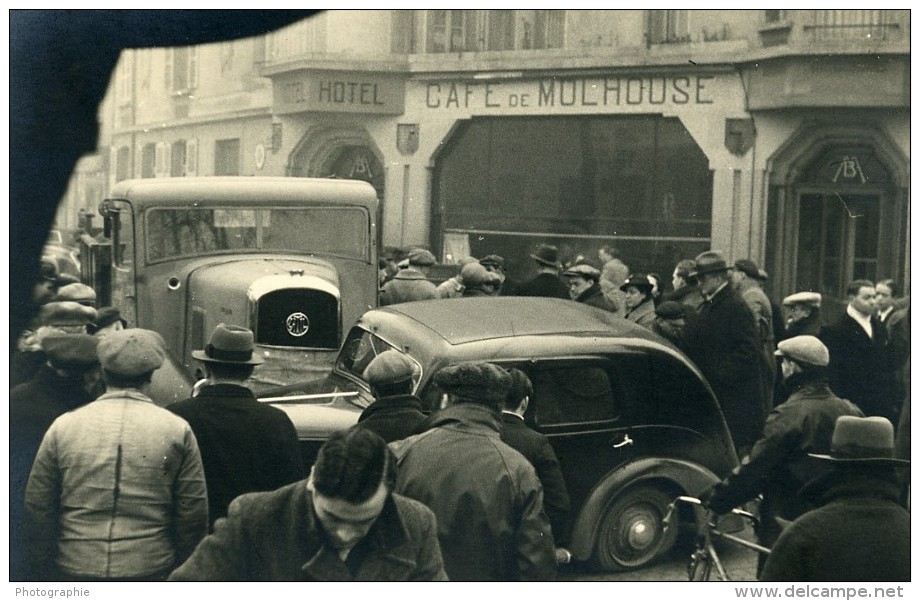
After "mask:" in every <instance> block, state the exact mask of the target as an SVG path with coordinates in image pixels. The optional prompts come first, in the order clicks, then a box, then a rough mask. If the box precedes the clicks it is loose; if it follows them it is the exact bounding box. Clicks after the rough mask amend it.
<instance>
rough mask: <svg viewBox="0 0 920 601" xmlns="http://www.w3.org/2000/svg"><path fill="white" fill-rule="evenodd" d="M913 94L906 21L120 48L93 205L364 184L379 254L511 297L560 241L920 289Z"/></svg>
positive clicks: (808, 20) (519, 28)
mask: <svg viewBox="0 0 920 601" xmlns="http://www.w3.org/2000/svg"><path fill="white" fill-rule="evenodd" d="M909 73H910V23H909V11H906V10H767V11H755V10H684V9H677V10H615V11H594V10H574V11H566V10H394V11H385V10H381V11H328V12H325V13H321V14H320V15H317V16H315V17H312V18H310V19H307V20H305V21H302V22H299V23H297V24H295V25H292V26H290V27H288V28H285V29H283V30H279V31H277V32H275V33H274V34H272V35H269V36H265V37H262V38H253V39H247V40H238V41H234V42H224V43H220V44H214V45H209V46H200V47H187V48H156V49H146V50H135V51H126V52H125V53H124V54H123V56H122V60H121V62H120V64H119V67H118V68H117V70H116V73H115V74H114V76H113V80H112V85H111V89H110V93H109V96H108V98H107V99H106V101H105V103H104V106H103V109H102V111H101V119H102V121H103V134H102V137H101V142H100V143H101V145H102V146H103V148H102V149H101V151H100V157H101V159H100V163H101V164H102V167H101V168H100V169H102V170H103V171H104V177H103V181H104V182H105V186H102V187H107V186H110V185H112V184H113V183H114V182H115V181H119V180H121V179H125V178H129V177H182V176H188V175H235V174H239V175H286V176H292V177H298V176H311V177H340V178H355V179H363V180H366V181H369V182H370V183H371V184H373V185H374V187H375V188H376V189H377V191H378V194H379V197H380V201H381V202H380V223H381V224H382V227H381V228H380V230H381V240H380V242H381V244H382V245H386V246H401V247H404V246H410V245H423V246H427V247H429V248H431V249H432V250H433V251H435V253H436V255H438V256H439V257H440V259H441V260H442V261H444V262H451V261H454V260H456V259H458V258H459V257H461V256H463V255H473V256H483V255H485V254H490V253H498V254H501V255H503V256H505V257H506V258H507V260H508V270H509V272H510V274H511V277H512V278H513V279H523V278H525V277H527V276H528V275H529V270H530V269H531V268H532V266H531V261H530V260H529V259H528V255H529V253H530V252H532V249H533V247H534V246H535V245H536V244H537V243H540V242H551V243H555V244H557V245H558V246H559V247H560V249H561V251H562V254H563V256H564V258H566V259H573V258H575V257H576V256H578V255H584V256H586V257H595V256H596V252H597V249H598V248H599V247H600V246H601V245H604V244H612V245H614V246H616V247H617V248H618V249H619V251H620V253H621V255H622V257H623V259H624V261H625V262H626V263H627V264H628V265H629V266H630V267H631V268H632V269H633V270H635V271H651V272H658V273H660V274H662V275H663V276H665V280H667V279H668V276H669V275H670V272H671V270H672V269H673V266H674V264H675V263H676V262H677V261H678V260H680V259H682V258H688V257H693V256H695V255H696V254H697V253H698V252H701V251H702V250H706V249H709V248H715V249H720V250H722V251H723V252H724V253H725V254H726V256H727V257H729V258H730V259H732V260H734V259H739V258H745V257H748V258H751V259H753V260H755V261H756V262H757V263H758V264H760V265H762V266H764V267H765V269H766V270H767V271H768V272H769V274H770V279H769V280H768V290H769V291H770V292H771V293H772V294H773V295H774V296H776V297H781V296H782V295H785V294H788V293H790V292H793V291H798V290H817V291H820V292H822V293H823V294H825V295H827V296H828V297H830V298H840V297H842V296H843V292H844V287H845V286H846V284H847V282H848V281H849V280H851V279H854V278H859V277H867V278H869V279H880V278H883V277H893V278H894V279H896V280H898V281H899V282H902V283H903V284H904V287H905V289H909V284H910V263H909V233H910V231H909V157H910V145H909V134H910V129H909V123H910V121H909V120H910V78H909ZM83 178H84V179H91V178H87V176H86V174H85V173H84V174H83ZM94 181H95V183H96V184H98V183H99V182H98V178H96V180H94ZM97 187H98V185H97ZM69 196H70V195H69ZM89 196H91V195H90V194H83V195H82V196H80V195H79V194H76V195H74V197H75V198H79V199H82V200H80V201H79V202H84V203H89V202H90V200H87V198H88V197H89ZM77 208H83V209H84V210H93V207H91V206H81V207H75V206H73V204H72V203H71V204H70V206H69V207H68V209H66V210H69V211H70V213H73V212H74V211H76V209H77Z"/></svg>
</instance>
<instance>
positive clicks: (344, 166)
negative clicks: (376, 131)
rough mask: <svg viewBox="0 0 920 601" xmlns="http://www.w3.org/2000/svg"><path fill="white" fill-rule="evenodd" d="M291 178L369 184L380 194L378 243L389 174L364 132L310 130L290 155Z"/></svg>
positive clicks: (289, 171)
mask: <svg viewBox="0 0 920 601" xmlns="http://www.w3.org/2000/svg"><path fill="white" fill-rule="evenodd" d="M287 172H288V175H289V176H292V177H329V178H337V179H357V180H362V181H365V182H368V183H369V184H370V185H372V186H373V187H374V190H376V191H377V199H378V201H379V202H378V204H377V216H376V218H377V238H378V239H377V244H378V246H379V245H380V243H381V236H382V234H383V204H384V199H385V198H386V196H385V192H386V189H385V188H386V171H385V169H384V167H383V160H382V155H381V154H380V152H379V151H378V150H377V147H376V145H375V144H374V142H373V140H371V138H370V137H369V136H368V135H367V133H366V132H364V131H363V130H358V129H354V128H347V127H317V128H313V129H311V130H310V131H308V132H307V133H306V134H305V135H304V137H303V138H302V139H301V140H300V142H299V143H298V144H297V147H296V148H295V149H294V151H293V152H292V153H291V156H290V160H289V162H288V169H287Z"/></svg>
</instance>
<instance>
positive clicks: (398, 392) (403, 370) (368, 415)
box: [358, 350, 427, 442]
mask: <svg viewBox="0 0 920 601" xmlns="http://www.w3.org/2000/svg"><path fill="white" fill-rule="evenodd" d="M417 371H418V368H417V367H416V366H415V364H414V363H413V362H412V360H411V359H409V357H408V356H406V354H405V353H402V352H400V351H397V350H389V351H384V352H382V353H380V354H379V355H377V356H376V357H374V359H373V360H372V361H371V362H370V363H368V365H367V367H366V368H364V373H363V375H362V377H363V378H364V381H365V382H367V383H368V384H369V385H370V387H371V392H372V393H373V395H374V402H373V403H371V404H370V405H369V406H368V407H367V408H366V409H365V410H364V411H362V412H361V415H360V416H359V417H358V424H359V425H360V426H362V427H364V428H367V429H369V430H371V431H372V432H375V433H376V434H377V435H378V436H380V437H381V438H383V439H384V440H385V441H387V442H393V441H394V440H400V439H402V438H406V437H407V436H411V435H412V434H416V433H418V432H419V431H420V428H421V426H422V423H423V422H424V421H425V418H426V417H427V416H426V415H425V414H424V413H422V401H421V400H420V399H419V398H418V397H417V396H415V395H413V394H412V386H413V376H415V375H416V373H417Z"/></svg>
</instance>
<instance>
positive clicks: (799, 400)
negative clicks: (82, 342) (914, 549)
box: [708, 336, 863, 570]
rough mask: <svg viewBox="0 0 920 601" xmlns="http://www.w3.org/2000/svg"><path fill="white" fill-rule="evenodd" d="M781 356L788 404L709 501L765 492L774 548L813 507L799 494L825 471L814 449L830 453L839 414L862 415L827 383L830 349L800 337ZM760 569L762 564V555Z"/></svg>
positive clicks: (766, 532)
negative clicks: (789, 527)
mask: <svg viewBox="0 0 920 601" xmlns="http://www.w3.org/2000/svg"><path fill="white" fill-rule="evenodd" d="M776 356H777V357H778V358H779V359H780V360H781V361H782V364H781V370H782V373H783V379H784V380H785V382H786V388H787V389H788V390H789V391H791V394H790V396H789V398H788V400H786V402H785V403H782V404H781V405H779V406H777V407H776V408H774V409H773V410H772V411H771V412H770V414H769V415H768V416H767V422H766V424H765V425H764V428H763V434H762V435H761V437H760V440H758V441H757V442H756V443H755V444H754V447H753V448H752V449H751V454H750V456H749V457H748V459H747V460H746V461H745V462H744V463H742V464H741V465H740V466H739V467H738V468H736V469H735V471H734V472H733V473H732V474H731V475H730V476H728V478H726V479H725V480H724V481H723V482H721V483H720V484H718V485H716V486H715V487H714V489H713V492H712V495H711V496H710V498H709V501H708V506H709V508H710V509H712V510H713V511H715V512H716V513H717V514H723V513H726V512H728V511H729V510H730V509H731V508H732V507H737V506H739V505H741V504H743V503H746V502H748V501H751V500H752V499H754V498H755V497H756V496H757V495H758V494H762V495H763V501H762V502H761V503H760V523H759V525H758V528H757V538H758V541H759V542H760V544H761V545H763V546H765V547H768V548H769V547H771V546H772V545H773V543H774V542H776V539H777V538H778V537H779V534H780V532H781V531H782V526H781V521H786V522H790V521H792V520H794V519H795V518H797V517H798V516H800V515H802V514H803V513H804V512H805V511H807V510H808V509H810V508H811V507H810V506H809V505H807V504H806V503H805V502H804V501H803V500H802V499H801V498H799V497H798V492H799V490H800V489H801V488H802V486H804V485H805V484H806V483H807V482H808V481H809V480H811V479H812V478H815V477H817V476H818V475H820V474H821V473H822V472H823V471H826V468H825V466H824V465H822V464H821V463H820V462H817V461H815V460H814V459H811V458H810V457H809V455H808V454H809V453H827V452H828V451H830V448H831V435H832V433H833V431H834V424H835V423H836V422H837V418H839V417H840V416H843V415H851V416H856V417H863V413H862V411H860V410H859V408H858V407H857V406H856V405H854V404H853V403H851V402H850V401H847V400H844V399H841V398H839V397H837V396H836V395H835V394H834V393H833V392H832V391H831V389H830V387H829V386H828V384H827V363H828V352H827V348H826V347H825V346H824V345H823V344H822V343H821V341H820V340H818V339H817V338H815V337H814V336H797V337H795V338H790V339H789V340H784V341H782V342H780V343H779V348H778V349H777V350H776ZM760 560H761V561H760V562H759V563H758V570H759V569H762V568H763V560H764V557H763V556H761V557H760Z"/></svg>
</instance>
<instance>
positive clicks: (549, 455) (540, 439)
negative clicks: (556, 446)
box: [501, 368, 572, 561]
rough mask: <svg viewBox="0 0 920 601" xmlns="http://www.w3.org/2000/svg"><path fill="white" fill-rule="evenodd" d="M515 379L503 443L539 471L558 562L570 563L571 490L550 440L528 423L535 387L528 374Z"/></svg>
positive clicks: (517, 372) (505, 414) (506, 411)
mask: <svg viewBox="0 0 920 601" xmlns="http://www.w3.org/2000/svg"><path fill="white" fill-rule="evenodd" d="M508 374H509V375H510V376H511V390H510V391H509V392H508V396H507V398H506V399H505V402H504V404H503V406H502V422H503V423H502V432H501V439H502V442H504V443H505V444H507V445H508V446H510V447H511V448H512V449H514V450H515V451H517V452H519V453H520V454H521V455H523V456H524V457H526V458H527V461H529V462H530V464H531V465H533V467H534V469H535V470H537V478H539V479H540V483H541V484H543V509H544V510H545V511H546V515H547V517H549V522H550V525H551V526H552V528H553V540H554V541H555V543H556V558H557V561H558V560H559V559H560V557H561V558H562V559H563V560H567V559H568V553H569V552H568V550H566V549H564V546H565V544H566V541H568V536H569V528H570V524H569V511H570V509H571V506H572V503H571V499H569V490H568V488H567V487H566V485H565V479H563V477H562V467H561V466H560V465H559V458H558V457H556V452H555V451H554V450H553V447H552V446H551V445H550V443H549V439H548V438H546V436H544V435H543V434H540V433H539V432H537V431H536V430H532V429H531V428H530V427H529V426H528V425H527V422H525V421H524V414H525V413H526V412H527V406H528V405H529V404H530V397H532V396H533V384H532V383H531V382H530V378H528V377H527V374H525V373H524V372H522V371H521V370H519V369H516V368H511V369H509V370H508Z"/></svg>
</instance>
